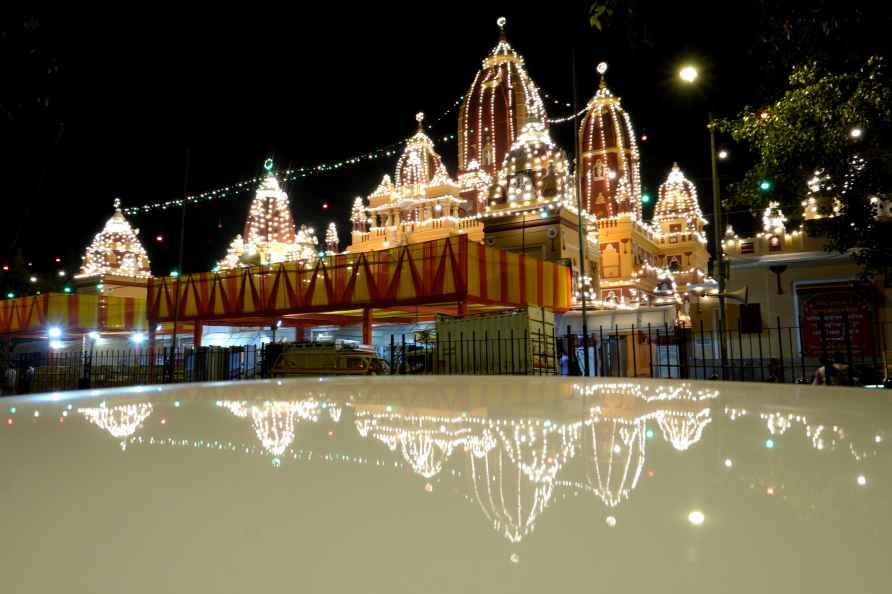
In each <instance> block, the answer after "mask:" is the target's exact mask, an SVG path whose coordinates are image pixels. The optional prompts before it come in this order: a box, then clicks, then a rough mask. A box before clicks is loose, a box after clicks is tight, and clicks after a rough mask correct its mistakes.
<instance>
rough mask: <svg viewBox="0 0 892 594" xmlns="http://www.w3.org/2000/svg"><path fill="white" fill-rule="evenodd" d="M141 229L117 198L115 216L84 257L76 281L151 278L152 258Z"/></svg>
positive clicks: (94, 239) (97, 235)
mask: <svg viewBox="0 0 892 594" xmlns="http://www.w3.org/2000/svg"><path fill="white" fill-rule="evenodd" d="M138 234H139V229H133V228H132V227H131V226H130V223H129V222H127V219H125V218H124V214H123V213H122V212H121V201H120V200H118V199H115V213H114V214H113V215H112V216H111V218H110V219H109V220H108V221H107V222H106V223H105V227H104V228H103V229H102V231H100V232H99V233H97V234H96V237H94V238H93V242H92V243H91V244H90V245H89V246H88V247H87V251H86V253H85V254H84V257H83V260H84V263H83V265H82V266H81V271H80V272H79V273H78V274H76V275H75V277H74V278H86V277H92V276H103V275H112V276H123V277H129V278H149V277H150V276H152V271H151V269H150V268H149V256H148V255H147V254H146V250H145V248H144V247H143V246H142V243H140V241H139V237H137V235H138Z"/></svg>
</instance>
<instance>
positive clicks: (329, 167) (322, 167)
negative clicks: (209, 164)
mask: <svg viewBox="0 0 892 594" xmlns="http://www.w3.org/2000/svg"><path fill="white" fill-rule="evenodd" d="M463 99H464V95H461V96H460V97H459V98H458V99H456V100H455V101H454V102H453V103H452V104H451V105H450V106H449V107H448V108H447V109H446V110H445V111H444V112H443V113H441V114H440V115H439V116H438V117H437V118H435V119H434V120H433V121H432V122H431V123H430V124H429V125H428V126H427V128H428V129H432V128H433V127H434V126H436V125H437V124H438V123H439V122H441V121H442V120H443V119H445V118H446V117H447V116H449V114H451V113H452V112H453V111H455V109H456V108H458V106H459V105H460V104H461V102H462V100H463ZM456 138H457V134H455V133H453V134H446V135H444V136H441V137H439V140H440V142H452V141H454V140H455V139H456ZM401 144H402V142H394V143H391V144H388V145H385V146H382V147H381V148H378V149H375V150H373V151H369V152H367V153H363V154H361V155H356V156H354V157H349V158H347V159H340V160H337V161H329V162H326V163H319V164H317V165H312V166H306V167H297V168H289V169H284V170H282V171H277V172H276V175H277V177H278V178H279V180H281V181H282V182H289V181H292V180H295V179H302V178H306V177H310V176H313V175H319V174H323V173H330V172H333V171H340V170H341V169H344V168H347V167H350V166H351V165H357V164H362V163H368V162H370V161H375V160H379V159H386V158H389V157H392V156H393V155H395V154H396V153H397V150H398V147H399V146H400V145H401ZM264 178H265V176H264V175H259V176H255V177H252V178H249V179H245V180H242V181H240V182H236V183H233V184H229V185H226V186H221V187H219V188H216V189H213V190H208V191H205V192H200V193H198V194H192V195H190V196H187V197H186V198H180V199H175V200H166V201H164V202H155V203H151V204H145V205H142V206H128V207H126V208H124V209H123V212H124V214H126V215H128V216H132V215H137V214H144V213H147V212H155V211H159V210H167V209H168V208H173V207H176V206H182V205H183V202H185V203H186V204H200V203H205V202H211V201H215V200H218V199H221V198H232V197H234V196H238V195H240V194H242V193H244V192H248V191H250V190H251V189H253V188H256V187H257V185H258V184H260V183H262V182H263V180H264Z"/></svg>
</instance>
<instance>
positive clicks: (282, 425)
mask: <svg viewBox="0 0 892 594" xmlns="http://www.w3.org/2000/svg"><path fill="white" fill-rule="evenodd" d="M217 405H218V406H221V407H223V408H225V409H227V410H228V411H229V412H231V413H232V414H233V415H235V416H237V417H239V418H247V417H249V416H250V418H251V425H252V426H253V427H254V432H255V433H256V434H257V438H258V439H259V440H260V444H261V445H262V446H263V448H264V449H265V450H266V451H268V452H269V453H270V454H272V455H273V456H276V457H278V456H280V455H282V453H283V452H284V451H285V449H286V448H287V447H288V446H289V445H291V442H293V441H294V424H295V422H297V421H298V420H304V421H312V422H316V421H318V420H319V414H318V413H319V402H318V401H316V400H313V399H308V400H300V401H287V402H286V401H275V402H269V401H266V402H264V403H263V404H261V405H256V404H252V405H251V406H250V407H249V406H248V403H247V402H245V401H239V400H224V401H220V402H218V403H217Z"/></svg>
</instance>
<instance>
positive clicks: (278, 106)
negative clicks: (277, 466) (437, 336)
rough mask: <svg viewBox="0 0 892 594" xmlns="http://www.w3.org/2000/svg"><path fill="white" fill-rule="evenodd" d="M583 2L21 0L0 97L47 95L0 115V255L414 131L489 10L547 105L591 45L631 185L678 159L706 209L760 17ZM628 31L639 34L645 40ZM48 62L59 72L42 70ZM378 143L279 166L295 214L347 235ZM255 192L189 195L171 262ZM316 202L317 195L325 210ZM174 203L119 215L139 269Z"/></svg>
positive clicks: (42, 246) (449, 126)
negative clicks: (683, 72)
mask: <svg viewBox="0 0 892 594" xmlns="http://www.w3.org/2000/svg"><path fill="white" fill-rule="evenodd" d="M588 5H589V3H588V2H580V3H550V5H549V4H546V5H542V4H539V5H529V6H524V5H523V4H522V3H518V2H512V3H503V5H502V6H501V7H499V6H498V5H492V6H489V5H487V4H486V3H483V2H472V3H460V2H454V3H446V4H441V3H437V4H435V5H431V6H430V8H426V7H424V5H422V4H418V5H411V7H410V6H405V7H404V6H397V5H389V4H387V5H385V4H384V3H367V4H364V5H362V7H359V8H353V7H349V6H345V5H343V4H342V3H337V4H333V5H332V8H331V9H325V8H322V9H319V8H314V9H312V10H313V11H314V12H311V11H310V10H309V9H304V8H301V9H300V10H292V11H285V12H283V11H281V10H280V9H278V8H273V7H268V8H266V9H264V10H262V11H257V12H255V13H253V14H247V13H243V12H241V11H240V12H236V13H228V14H227V13H225V12H221V10H220V6H216V7H214V8H213V10H208V11H207V12H200V13H189V14H173V13H161V12H151V13H149V12H137V13H130V12H126V13H125V12H123V11H122V12H114V11H111V12H109V11H105V12H102V13H96V14H83V13H78V14H76V15H72V14H69V15H61V14H57V15H45V16H39V17H35V19H34V21H32V25H33V26H32V27H31V28H29V29H27V31H23V28H22V24H21V22H22V21H21V20H19V21H15V20H10V21H8V22H7V23H5V24H4V28H3V30H4V48H3V55H4V62H6V64H5V65H4V69H5V70H7V73H6V74H7V76H6V77H5V78H6V79H7V80H10V78H9V76H8V74H9V72H8V71H9V70H14V71H15V72H14V73H13V80H15V81H17V84H16V85H15V88H12V87H8V88H7V90H6V91H4V98H8V97H9V96H10V95H11V94H15V93H19V94H20V95H21V97H24V98H25V99H24V101H26V102H27V100H28V98H29V97H32V96H41V97H44V96H46V97H48V98H49V103H48V105H47V106H42V107H41V108H39V109H38V108H33V107H31V108H29V107H27V106H26V107H25V108H23V110H22V112H21V113H18V114H17V116H16V118H14V119H13V121H9V120H7V121H5V122H4V123H3V126H4V128H3V129H2V136H0V142H2V144H3V154H4V158H3V162H2V165H0V167H2V172H3V184H2V186H0V188H2V189H0V191H2V192H3V198H2V204H3V215H2V217H0V233H2V235H0V260H2V261H3V262H4V263H5V262H9V261H11V260H12V258H13V257H14V254H15V252H16V250H17V249H19V248H21V249H22V250H23V254H24V257H25V260H26V261H32V262H34V270H37V271H46V270H53V269H54V268H56V267H58V266H60V265H57V264H55V263H54V262H53V258H54V257H56V256H60V257H62V258H63V263H62V266H64V267H66V268H67V269H69V270H74V269H75V268H76V267H77V266H78V265H79V263H80V256H81V254H82V253H83V250H84V248H85V246H86V245H87V244H88V243H89V241H90V240H91V238H92V236H93V234H94V233H96V232H97V231H98V230H99V229H100V228H101V226H102V225H103V223H104V222H105V220H106V219H107V218H108V216H110V214H111V212H112V201H113V200H114V198H115V197H120V198H121V200H122V202H123V204H124V205H125V206H136V205H142V204H145V203H150V202H158V201H165V200H171V199H176V198H179V197H181V196H182V195H183V190H184V181H185V184H186V187H187V188H188V191H189V192H190V193H193V192H201V191H205V190H210V189H214V188H216V187H219V186H222V185H226V184H231V183H235V182H238V181H240V180H242V179H245V178H248V177H251V176H254V175H258V174H259V173H260V172H261V170H262V163H263V160H264V159H265V158H266V157H267V156H272V157H273V158H274V159H275V161H276V163H277V165H278V166H279V167H286V166H293V167H298V166H305V165H315V164H317V163H320V162H328V161H333V160H340V159H344V158H348V157H351V156H354V155H357V154H362V153H364V152H367V151H370V150H374V149H376V148H379V147H381V146H384V145H388V144H391V143H396V142H400V141H403V140H405V139H406V138H407V137H408V136H409V135H411V134H412V133H413V132H414V127H415V121H414V114H415V113H416V112H417V111H424V112H425V113H426V114H427V116H428V121H431V120H432V119H433V118H435V117H436V116H438V115H440V114H442V113H443V112H444V111H446V110H447V109H448V108H449V107H450V106H452V105H453V103H454V102H455V101H456V99H458V98H459V96H461V95H462V94H463V93H465V92H466V90H467V89H468V87H469V86H470V84H471V81H472V79H473V77H474V74H475V72H476V71H477V70H478V69H479V68H480V64H481V60H482V59H483V58H484V57H485V56H486V55H487V54H488V53H489V51H490V50H491V49H492V47H493V46H494V45H495V43H496V41H497V37H498V31H497V27H496V25H495V21H496V18H497V17H499V16H502V15H504V16H506V17H507V19H508V24H507V27H506V30H507V33H508V38H509V41H510V42H511V44H512V45H513V46H514V48H515V49H516V50H517V51H518V52H519V53H520V54H521V55H523V56H524V58H525V59H526V64H527V68H528V71H529V73H530V75H531V77H532V78H533V80H534V81H535V82H536V83H537V84H538V86H539V87H540V89H541V91H542V92H543V93H545V94H547V95H548V96H549V97H550V98H551V99H552V100H547V101H546V103H547V107H548V110H549V116H550V117H557V116H564V115H568V114H569V113H571V111H572V110H571V108H570V107H567V106H566V103H569V102H571V101H572V76H571V50H572V48H573V47H575V49H576V63H577V73H578V97H579V101H580V106H581V105H584V102H585V101H587V100H588V98H589V97H590V96H591V95H592V94H593V93H594V91H595V89H596V88H597V76H596V74H595V71H594V68H595V65H596V63H597V62H599V61H601V60H606V61H607V62H608V63H609V65H610V69H609V71H608V73H607V81H608V85H609V87H610V88H611V90H612V91H613V92H614V93H615V94H617V95H619V96H621V97H622V100H623V105H624V107H625V108H626V109H627V110H628V111H629V112H630V114H631V117H632V122H633V125H634V126H635V128H636V131H637V133H638V134H639V136H640V135H641V134H647V136H648V140H647V141H646V142H641V143H640V148H641V153H642V177H643V181H644V189H645V190H646V191H648V192H650V193H651V194H652V195H654V196H655V195H656V188H657V186H658V185H659V184H660V183H661V182H662V181H663V179H664V178H665V176H666V175H667V174H668V172H669V169H670V167H671V166H672V163H673V162H674V161H677V162H678V163H679V165H680V166H681V167H682V169H683V170H684V171H685V172H686V173H687V174H688V176H689V177H690V178H691V179H693V180H694V181H695V183H696V184H697V186H698V189H699V192H700V196H701V205H702V207H703V209H704V211H707V212H708V211H710V210H711V208H710V199H709V196H710V190H709V178H708V175H709V153H708V146H707V134H706V129H705V122H706V114H707V111H708V110H709V109H712V110H713V111H714V112H715V113H716V114H718V115H723V116H730V115H734V114H736V113H737V112H739V111H740V110H741V109H743V107H744V106H745V105H746V104H751V103H753V102H755V101H757V100H758V98H759V92H760V90H761V88H762V86H763V85H764V84H766V83H767V82H769V81H765V80H764V76H762V75H761V72H762V68H761V65H760V63H759V59H758V56H757V55H754V54H753V53H752V52H751V51H750V50H751V48H752V46H753V45H754V43H753V39H752V36H753V30H752V27H754V26H756V25H755V23H754V21H755V20H757V17H758V15H753V14H750V13H748V12H747V9H746V8H745V7H741V8H739V9H736V10H737V11H738V12H737V13H736V14H735V13H721V14H719V13H716V9H715V7H714V5H711V4H703V5H699V4H697V3H691V4H690V5H689V8H686V9H683V10H682V8H681V4H676V3H667V4H666V8H665V10H664V14H663V15H662V17H663V18H659V19H651V21H650V22H649V23H648V24H647V28H645V29H642V30H641V31H637V32H630V31H628V30H614V31H610V32H608V33H597V32H595V31H593V30H592V28H591V27H590V26H589V24H588V16H587V10H588ZM506 7H510V8H506ZM556 7H557V8H556ZM706 7H709V8H708V12H705V8H706ZM707 15H708V18H707ZM642 32H643V34H644V38H645V41H649V42H650V43H647V42H644V43H643V42H642ZM32 49H34V51H32ZM22 53H27V56H26V58H24V59H22V60H20V61H18V62H16V61H15V60H9V59H8V58H9V57H10V56H12V57H13V58H15V57H17V56H18V57H21V56H20V54H22ZM686 61H694V62H696V63H697V64H698V65H699V66H700V68H701V71H702V77H703V81H704V84H702V85H700V87H699V90H694V89H691V88H683V87H681V86H680V85H679V84H678V83H677V76H676V72H677V68H678V66H679V65H680V64H682V63H683V62H686ZM46 65H50V66H47V68H52V67H53V66H52V65H57V66H58V70H57V71H53V73H52V74H51V75H47V76H43V74H42V73H45V72H44V70H41V68H43V67H44V66H46ZM45 70H46V69H45ZM16 77H18V78H16ZM18 83H20V84H18ZM32 87H33V88H32ZM554 100H558V101H559V102H560V105H556V104H555V103H554ZM457 118H458V114H457V110H456V109H453V110H452V111H451V112H450V113H449V115H448V116H447V117H445V118H444V119H443V120H442V121H440V122H438V123H437V125H436V126H435V127H434V129H433V131H431V132H430V133H431V135H432V136H433V137H434V138H435V139H436V138H439V137H442V136H444V135H446V134H451V133H454V132H455V131H456V128H457ZM59 122H61V123H62V126H61V127H60V126H59ZM60 130H61V133H60ZM552 134H553V136H554V138H555V139H556V140H557V141H558V142H559V143H560V144H561V145H562V146H563V147H564V148H565V149H566V150H567V151H568V152H571V153H572V148H573V144H572V142H573V140H572V139H573V130H572V123H565V124H561V125H555V126H553V127H552ZM720 144H721V145H722V146H726V147H727V148H729V149H730V150H731V153H732V157H734V158H733V159H732V160H730V161H729V162H727V163H724V164H722V167H723V169H724V172H725V173H723V176H726V177H727V179H728V180H730V179H731V177H733V174H734V172H735V171H737V172H739V171H741V170H742V169H743V168H744V166H745V165H746V156H745V155H744V154H743V151H742V149H740V150H735V147H734V146H733V145H730V144H727V143H726V142H724V141H723V142H721V143H720ZM437 148H438V151H439V152H440V154H441V155H442V156H443V157H444V159H445V161H446V163H447V166H448V167H449V169H450V172H451V173H453V174H454V173H455V163H456V160H457V148H456V143H455V141H451V142H446V143H444V142H441V141H438V142H437ZM187 150H188V152H189V167H188V176H187V175H186V153H187ZM395 161H396V157H391V158H384V159H379V160H376V161H373V162H369V163H367V164H363V165H361V166H352V167H349V168H344V169H342V170H340V171H338V172H334V173H325V174H321V175H317V176H314V177H310V178H305V179H301V180H295V181H292V182H290V183H289V184H287V186H286V190H287V191H288V193H289V195H290V197H291V202H292V207H293V210H294V215H295V220H296V222H297V224H298V225H299V224H301V223H310V224H313V225H315V226H316V228H317V233H318V234H319V235H320V236H321V235H322V233H323V228H324V225H325V224H327V222H328V221H329V220H332V219H333V220H335V221H337V222H338V226H339V231H340V234H341V239H342V245H344V240H345V239H346V238H347V236H348V233H349V227H348V217H349V210H350V205H351V203H352V201H353V198H354V197H355V196H357V195H364V196H365V195H368V194H369V193H370V192H371V191H372V190H373V189H374V188H375V186H376V185H377V183H378V181H379V180H380V177H381V175H383V174H384V173H390V174H391V175H392V173H393V168H394V165H395ZM252 196H253V192H246V193H243V194H241V195H238V196H236V197H230V198H227V199H223V200H219V201H216V202H213V203H205V204H202V205H200V206H196V207H190V208H189V209H188V214H187V220H186V242H185V246H186V249H185V266H184V269H185V270H186V271H200V270H202V271H203V270H209V269H210V268H211V267H212V266H213V263H214V262H215V261H216V260H218V259H219V258H221V257H222V256H223V255H224V253H225V251H226V247H227V245H228V244H229V242H230V241H231V239H232V237H233V236H234V235H235V234H236V233H239V232H241V229H242V226H243V225H244V221H245V217H246V214H247V211H248V207H249V204H250V200H251V198H252ZM326 201H327V202H328V203H329V204H330V209H329V210H328V211H323V210H322V206H321V205H322V203H323V202H326ZM651 207H652V204H651ZM179 217H180V215H179V210H178V209H171V210H167V211H164V212H162V213H158V214H152V215H139V216H134V217H132V218H131V220H132V222H133V224H134V225H135V226H136V227H139V228H140V230H141V236H142V237H143V241H144V244H145V245H146V248H147V250H148V251H149V256H150V258H151V260H152V268H153V271H154V273H155V274H166V273H168V272H169V271H170V270H171V268H172V267H174V266H175V262H176V253H177V240H178V228H179ZM158 234H162V235H163V236H164V241H163V242H162V243H158V242H156V241H155V236H156V235H158Z"/></svg>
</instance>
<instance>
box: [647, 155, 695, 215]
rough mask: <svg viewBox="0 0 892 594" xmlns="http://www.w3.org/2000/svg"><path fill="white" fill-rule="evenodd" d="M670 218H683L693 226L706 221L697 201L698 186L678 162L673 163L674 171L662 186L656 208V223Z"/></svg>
mask: <svg viewBox="0 0 892 594" xmlns="http://www.w3.org/2000/svg"><path fill="white" fill-rule="evenodd" d="M670 219H683V220H685V221H687V223H688V226H690V227H692V228H693V227H696V226H697V225H698V224H699V225H703V224H705V223H706V219H704V218H703V213H702V212H701V211H700V204H699V203H698V202H697V188H696V187H695V186H694V184H693V183H692V182H691V181H690V180H688V179H687V178H686V177H685V176H684V174H683V173H682V172H681V169H679V167H678V164H677V163H675V164H673V165H672V171H670V172H669V176H668V177H667V178H666V181H665V182H663V184H662V185H661V186H660V191H659V197H658V198H657V204H656V207H655V208H654V219H653V220H654V222H655V223H660V222H663V221H668V220H670Z"/></svg>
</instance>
